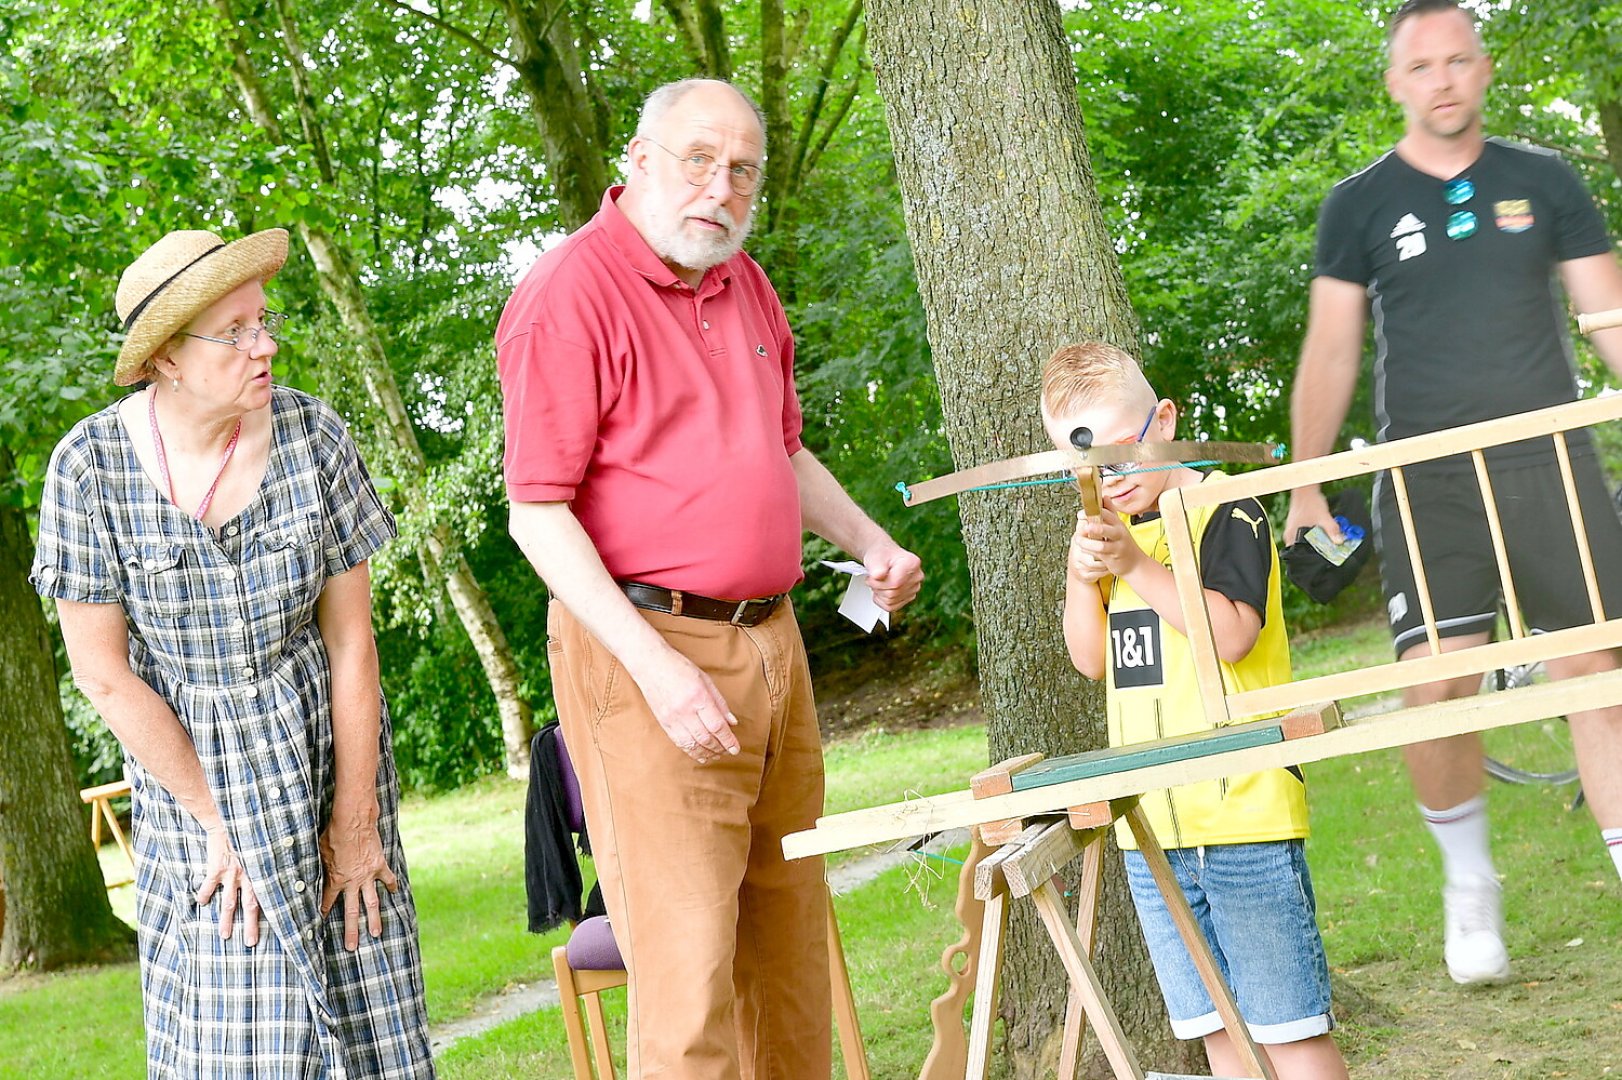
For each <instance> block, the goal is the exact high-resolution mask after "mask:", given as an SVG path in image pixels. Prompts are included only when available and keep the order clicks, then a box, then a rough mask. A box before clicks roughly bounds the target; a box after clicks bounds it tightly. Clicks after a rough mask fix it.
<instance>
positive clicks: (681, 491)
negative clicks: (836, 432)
mask: <svg viewBox="0 0 1622 1080" xmlns="http://www.w3.org/2000/svg"><path fill="white" fill-rule="evenodd" d="M621 190H623V189H621V188H617V187H616V188H611V189H609V191H608V192H607V193H606V194H605V195H604V196H603V205H602V209H601V210H600V211H599V212H598V213H597V216H596V217H594V218H592V219H591V221H589V222H588V223H587V224H586V225H585V226H584V227H582V228H581V229H580V230H579V231H577V232H575V233H574V234H573V235H571V236H570V237H569V238H568V239H566V240H564V241H563V243H561V244H559V245H558V246H557V247H555V248H553V249H552V250H551V251H548V252H547V253H546V254H544V255H542V256H541V257H540V259H539V260H538V261H537V262H536V263H535V265H534V267H532V268H531V269H530V271H529V273H528V274H526V275H525V276H524V278H523V280H522V281H520V282H519V283H518V287H517V288H516V289H515V290H514V291H513V295H512V298H511V299H509V300H508V301H507V307H506V309H505V310H504V311H503V312H502V314H501V322H500V323H499V324H498V325H497V327H496V364H497V369H498V371H499V372H500V375H501V393H502V402H503V413H504V416H505V419H506V425H507V448H506V456H505V458H504V461H503V465H504V468H505V472H506V481H507V494H508V497H509V498H510V499H511V500H512V501H513V502H515V503H517V502H567V503H570V504H571V507H572V509H573V511H574V514H575V517H576V518H578V519H579V521H580V524H581V525H582V526H583V527H584V528H585V530H586V534H587V535H588V536H590V537H591V539H592V542H593V543H594V544H595V545H596V547H597V552H598V554H599V555H601V556H602V560H603V563H604V565H606V566H607V567H608V572H609V573H610V574H612V575H613V576H614V577H615V578H616V579H619V580H622V581H644V582H648V583H650V584H654V585H663V586H665V587H666V588H671V589H682V590H685V591H688V592H695V593H701V594H704V595H706V596H718V597H722V598H724V599H729V600H736V599H743V598H745V597H751V596H767V595H770V594H772V593H778V592H784V591H786V590H787V589H789V588H790V587H792V586H793V585H794V583H795V582H797V581H798V580H799V579H800V533H801V525H800V499H799V488H798V485H797V484H796V483H795V479H794V470H793V467H792V466H791V465H790V464H789V455H790V454H793V453H795V452H796V451H798V450H799V449H800V406H799V401H798V400H797V399H796V397H795V394H794V339H793V337H792V336H791V334H790V333H789V328H788V319H787V317H786V316H785V315H784V314H783V306H782V304H781V303H779V301H778V299H777V293H776V291H775V290H773V288H772V286H771V283H770V282H769V281H767V280H766V274H765V272H764V271H762V270H761V268H760V266H759V264H758V263H756V262H755V261H754V260H753V259H751V258H750V257H749V256H748V255H745V254H742V253H740V254H738V255H736V256H734V257H733V258H731V259H729V260H727V261H726V262H725V263H722V264H721V265H720V266H717V267H713V268H712V269H710V270H709V271H708V272H707V273H705V275H704V280H703V281H702V282H700V284H699V287H698V288H697V289H696V290H695V289H693V288H691V287H690V286H688V285H687V284H686V283H685V282H683V281H682V280H681V279H680V278H678V277H676V275H675V274H673V273H672V272H671V271H670V269H669V268H668V267H666V266H665V265H664V263H663V262H661V261H660V260H659V257H658V256H657V255H655V254H654V253H653V251H652V249H651V248H649V247H648V244H647V241H645V240H643V239H642V235H641V234H640V233H638V232H637V231H636V228H635V227H634V226H633V225H632V224H631V223H630V221H629V220H627V219H626V217H625V215H624V214H623V213H622V212H621V211H620V209H619V207H618V206H616V205H615V200H616V199H617V198H618V197H619V194H620V191H621Z"/></svg>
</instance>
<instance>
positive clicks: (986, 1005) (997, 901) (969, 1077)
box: [963, 887, 1008, 1080]
mask: <svg viewBox="0 0 1622 1080" xmlns="http://www.w3.org/2000/svg"><path fill="white" fill-rule="evenodd" d="M1007 929H1008V890H1007V888H1006V887H1005V888H1004V889H1003V890H1002V891H1001V892H999V893H997V894H996V895H994V896H992V897H991V898H990V899H988V900H987V901H986V910H985V916H984V918H983V919H982V920H981V923H980V970H979V971H978V972H977V973H976V977H975V982H974V1008H973V1010H972V1011H971V1012H970V1014H969V1059H968V1064H967V1065H966V1066H965V1068H964V1070H963V1075H964V1077H965V1080H986V1077H988V1076H989V1075H990V1074H991V1032H992V1029H993V1028H994V1027H995V1026H996V1023H997V995H998V991H999V990H1000V989H1001V988H1002V958H1003V949H1002V943H1003V936H1004V934H1005V933H1006V932H1007Z"/></svg>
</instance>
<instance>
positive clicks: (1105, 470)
mask: <svg viewBox="0 0 1622 1080" xmlns="http://www.w3.org/2000/svg"><path fill="white" fill-rule="evenodd" d="M1158 412H1160V403H1159V402H1158V401H1157V402H1155V406H1154V408H1152V409H1150V410H1149V417H1148V419H1146V420H1144V422H1143V430H1142V431H1140V432H1138V437H1137V438H1135V439H1133V440H1132V442H1131V443H1130V445H1132V446H1136V445H1137V444H1138V443H1140V442H1142V441H1143V440H1144V438H1145V436H1147V435H1148V434H1149V427H1150V425H1151V424H1153V423H1154V422H1155V414H1156V413H1158ZM1137 468H1138V466H1137V465H1135V464H1133V463H1131V462H1122V463H1121V464H1119V465H1100V466H1099V467H1098V475H1100V476H1120V475H1122V474H1123V473H1129V472H1132V471H1134V470H1135V469H1137Z"/></svg>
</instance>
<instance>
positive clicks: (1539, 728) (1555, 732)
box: [1481, 664, 1577, 786]
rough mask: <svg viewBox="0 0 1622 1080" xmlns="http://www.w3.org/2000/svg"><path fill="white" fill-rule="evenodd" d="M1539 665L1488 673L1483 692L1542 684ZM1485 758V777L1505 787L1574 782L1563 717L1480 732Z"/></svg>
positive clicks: (1574, 758)
mask: <svg viewBox="0 0 1622 1080" xmlns="http://www.w3.org/2000/svg"><path fill="white" fill-rule="evenodd" d="M1544 678H1545V675H1544V672H1543V665H1542V664H1528V665H1526V666H1524V667H1511V668H1503V669H1501V670H1499V671H1491V672H1488V673H1487V675H1486V676H1485V677H1484V678H1483V680H1482V688H1483V690H1485V691H1493V690H1511V689H1514V688H1515V687H1518V686H1530V685H1532V684H1533V683H1540V682H1542V681H1544ZM1481 743H1482V748H1483V750H1484V751H1485V752H1486V757H1485V759H1484V760H1483V762H1482V764H1483V765H1484V766H1485V767H1486V770H1487V775H1489V776H1491V777H1493V778H1494V779H1497V780H1502V781H1504V782H1505V783H1507V784H1550V785H1554V786H1559V785H1562V784H1571V783H1575V782H1576V780H1577V767H1576V761H1577V755H1576V751H1574V750H1573V749H1572V746H1571V730H1570V728H1569V727H1567V725H1566V718H1565V717H1563V716H1556V717H1553V718H1552V719H1547V720H1532V721H1529V722H1527V723H1525V724H1515V725H1513V726H1511V727H1502V728H1494V729H1492V730H1491V731H1483V732H1482V733H1481Z"/></svg>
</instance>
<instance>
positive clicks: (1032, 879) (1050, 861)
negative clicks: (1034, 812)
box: [1002, 819, 1094, 896]
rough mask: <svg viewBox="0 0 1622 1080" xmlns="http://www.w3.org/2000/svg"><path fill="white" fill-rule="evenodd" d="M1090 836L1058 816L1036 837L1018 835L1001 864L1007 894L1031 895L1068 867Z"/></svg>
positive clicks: (1039, 830) (1038, 830) (1091, 835)
mask: <svg viewBox="0 0 1622 1080" xmlns="http://www.w3.org/2000/svg"><path fill="white" fill-rule="evenodd" d="M1026 831H1027V832H1029V831H1030V830H1026ZM1093 836H1094V834H1093V833H1091V832H1077V831H1076V830H1075V829H1072V828H1071V827H1070V823H1069V822H1068V821H1065V820H1063V819H1060V820H1057V821H1050V822H1048V823H1047V824H1046V825H1044V826H1042V827H1041V828H1039V829H1037V830H1036V835H1035V836H1031V837H1029V838H1026V837H1021V838H1020V842H1019V844H1018V845H1017V846H1015V848H1014V853H1013V854H1012V855H1010V856H1009V857H1008V858H1007V859H1005V860H1003V864H1002V876H1003V880H1005V881H1007V882H1008V892H1009V895H1011V896H1029V895H1031V893H1033V892H1035V891H1036V890H1037V889H1038V888H1040V887H1041V885H1042V883H1043V882H1044V881H1047V880H1048V879H1049V878H1051V877H1053V875H1054V874H1057V873H1058V872H1059V871H1060V870H1063V869H1064V868H1065V867H1066V866H1069V865H1070V863H1071V861H1072V860H1074V859H1075V857H1076V856H1077V855H1080V854H1081V852H1082V850H1083V849H1084V848H1085V847H1086V846H1087V844H1088V843H1089V842H1090V841H1091V840H1092V838H1093Z"/></svg>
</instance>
